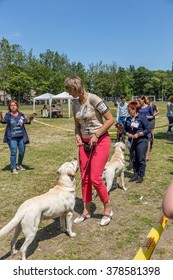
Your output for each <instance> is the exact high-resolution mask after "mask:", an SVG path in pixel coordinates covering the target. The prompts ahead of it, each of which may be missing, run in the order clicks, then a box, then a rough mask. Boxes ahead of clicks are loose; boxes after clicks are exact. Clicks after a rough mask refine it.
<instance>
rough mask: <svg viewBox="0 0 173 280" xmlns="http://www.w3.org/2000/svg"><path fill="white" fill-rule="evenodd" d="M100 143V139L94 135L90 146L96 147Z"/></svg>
mask: <svg viewBox="0 0 173 280" xmlns="http://www.w3.org/2000/svg"><path fill="white" fill-rule="evenodd" d="M97 142H98V138H97V137H96V135H95V134H94V135H93V136H92V138H91V140H90V141H89V143H90V146H95V145H96V144H97Z"/></svg>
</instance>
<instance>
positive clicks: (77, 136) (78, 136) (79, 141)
mask: <svg viewBox="0 0 173 280" xmlns="http://www.w3.org/2000/svg"><path fill="white" fill-rule="evenodd" d="M76 145H77V146H82V145H83V143H82V138H81V137H80V135H78V134H76Z"/></svg>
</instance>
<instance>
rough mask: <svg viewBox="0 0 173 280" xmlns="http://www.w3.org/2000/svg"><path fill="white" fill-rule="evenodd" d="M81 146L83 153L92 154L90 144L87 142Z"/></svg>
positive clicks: (92, 147)
mask: <svg viewBox="0 0 173 280" xmlns="http://www.w3.org/2000/svg"><path fill="white" fill-rule="evenodd" d="M83 145H84V151H85V152H89V153H92V152H93V150H94V146H90V144H89V143H88V142H84V143H83Z"/></svg>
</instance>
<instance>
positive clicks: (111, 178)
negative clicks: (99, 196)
mask: <svg viewBox="0 0 173 280" xmlns="http://www.w3.org/2000/svg"><path fill="white" fill-rule="evenodd" d="M105 181H106V188H107V191H108V192H109V191H110V189H111V188H112V185H113V182H114V173H113V172H112V173H109V174H105Z"/></svg>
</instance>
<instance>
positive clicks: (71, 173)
mask: <svg viewBox="0 0 173 280" xmlns="http://www.w3.org/2000/svg"><path fill="white" fill-rule="evenodd" d="M67 175H68V176H72V177H75V175H76V173H75V172H74V171H73V170H71V169H69V170H68V172H67Z"/></svg>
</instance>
